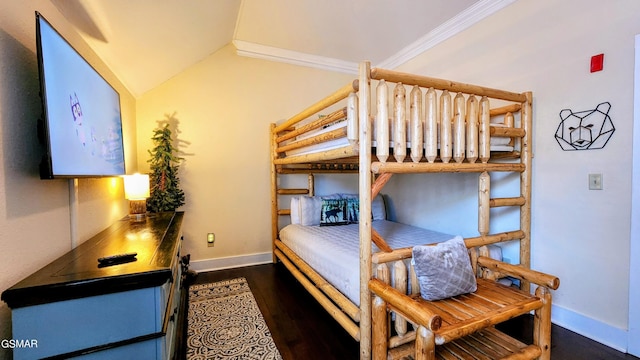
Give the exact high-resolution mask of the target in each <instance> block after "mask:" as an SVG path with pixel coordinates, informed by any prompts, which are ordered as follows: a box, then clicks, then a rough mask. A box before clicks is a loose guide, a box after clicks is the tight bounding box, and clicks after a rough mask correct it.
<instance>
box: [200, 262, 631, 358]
mask: <svg viewBox="0 0 640 360" xmlns="http://www.w3.org/2000/svg"><path fill="white" fill-rule="evenodd" d="M236 277H244V278H246V279H247V282H248V283H249V287H250V288H251V291H252V293H253V295H254V297H255V298H256V302H257V303H258V306H259V307H260V310H261V312H262V314H263V316H264V318H265V321H266V322H267V325H268V326H269V329H270V330H271V333H272V336H273V339H274V341H275V343H276V346H277V347H278V350H280V353H281V354H282V357H283V359H285V360H288V359H296V360H297V359H305V360H312V359H322V360H327V359H358V358H359V345H358V343H357V342H356V341H355V340H353V338H351V336H350V335H349V334H347V332H346V331H344V329H342V327H341V326H340V325H338V323H337V322H336V321H335V320H333V318H331V316H329V315H328V314H327V313H326V311H325V310H324V309H323V308H322V307H321V306H320V305H319V304H318V302H317V301H316V300H315V299H314V298H313V297H312V296H311V295H309V294H308V293H307V291H306V290H305V289H304V288H303V287H302V285H300V283H298V281H297V280H296V279H295V278H294V277H293V276H292V275H291V274H290V273H289V271H288V270H287V269H286V268H285V267H284V266H283V265H282V264H275V265H273V264H268V265H258V266H251V267H244V268H237V269H229V270H220V271H214V272H206V273H200V274H198V277H197V278H196V280H195V283H207V282H214V281H219V280H225V279H231V278H236ZM531 327H532V319H531V316H525V317H520V318H516V319H513V320H511V321H509V322H507V323H505V324H503V325H501V326H500V327H499V328H500V329H501V330H502V331H504V332H505V333H508V334H509V335H511V336H513V337H515V338H517V339H520V340H521V341H524V342H530V341H531ZM551 356H552V359H554V360H555V359H557V360H564V359H570V360H576V359H588V360H597V359H602V360H618V359H625V360H640V359H638V358H637V357H635V356H632V355H628V354H623V353H621V352H618V351H616V350H613V349H611V348H609V347H607V346H604V345H602V344H599V343H597V342H595V341H592V340H590V339H588V338H586V337H584V336H581V335H578V334H576V333H574V332H571V331H569V330H566V329H564V328H561V327H559V326H556V325H553V328H552V351H551Z"/></svg>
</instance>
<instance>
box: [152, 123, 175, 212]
mask: <svg viewBox="0 0 640 360" xmlns="http://www.w3.org/2000/svg"><path fill="white" fill-rule="evenodd" d="M151 139H152V140H153V143H154V145H155V147H154V148H153V150H148V151H149V155H151V159H149V160H148V161H147V162H148V163H150V164H151V165H150V168H151V174H149V181H150V183H151V184H150V185H151V189H150V190H151V197H150V198H148V199H147V208H148V209H149V211H150V212H162V211H175V210H176V209H177V208H178V207H180V206H182V205H184V191H182V190H181V189H180V179H179V178H178V164H179V163H180V161H182V160H183V158H181V157H178V156H176V155H174V151H177V149H176V148H175V147H173V144H172V142H171V130H170V129H169V124H168V123H167V124H165V125H164V126H161V127H160V128H158V129H156V130H154V131H153V137H152V138H151Z"/></svg>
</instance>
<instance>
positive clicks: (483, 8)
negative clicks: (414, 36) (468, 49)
mask: <svg viewBox="0 0 640 360" xmlns="http://www.w3.org/2000/svg"><path fill="white" fill-rule="evenodd" d="M515 1H516V0H481V1H478V2H477V3H475V4H473V5H472V6H470V7H468V8H467V9H465V10H464V11H462V12H461V13H459V14H458V15H456V16H454V17H453V18H451V19H449V20H448V21H446V22H444V23H443V24H442V25H440V26H438V27H437V28H435V29H433V30H432V31H430V32H428V33H427V34H426V35H424V36H423V37H421V38H420V39H418V40H417V41H415V42H414V43H412V44H410V45H409V46H407V47H405V48H404V49H402V50H400V51H399V52H397V53H396V54H395V55H393V56H391V57H389V58H388V59H386V60H384V61H382V62H381V63H380V64H378V65H377V66H379V67H381V68H385V69H395V68H396V67H398V66H400V65H402V64H404V63H406V62H407V61H409V60H411V59H413V58H414V57H416V56H418V55H420V54H422V53H423V52H425V51H427V50H429V49H431V48H433V47H434V46H436V45H438V44H440V43H442V42H444V41H445V40H447V39H449V38H450V37H452V36H454V35H456V34H459V33H461V32H462V31H464V30H466V29H468V28H470V27H471V26H473V25H475V24H476V23H478V22H480V21H481V20H483V19H485V18H487V17H489V16H490V15H492V14H494V13H496V12H498V11H500V10H502V9H503V8H505V7H507V6H509V5H511V4H512V3H514V2H515Z"/></svg>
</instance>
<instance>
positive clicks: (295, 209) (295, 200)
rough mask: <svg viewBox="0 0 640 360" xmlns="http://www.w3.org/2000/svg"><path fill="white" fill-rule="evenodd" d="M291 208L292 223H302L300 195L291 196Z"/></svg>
mask: <svg viewBox="0 0 640 360" xmlns="http://www.w3.org/2000/svg"><path fill="white" fill-rule="evenodd" d="M289 209H290V210H291V223H292V224H300V196H293V197H292V198H291V205H290V206H289Z"/></svg>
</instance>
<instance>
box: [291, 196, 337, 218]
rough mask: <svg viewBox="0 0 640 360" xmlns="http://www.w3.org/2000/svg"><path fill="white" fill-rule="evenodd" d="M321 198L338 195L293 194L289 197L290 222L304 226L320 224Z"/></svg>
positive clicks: (333, 197)
mask: <svg viewBox="0 0 640 360" xmlns="http://www.w3.org/2000/svg"><path fill="white" fill-rule="evenodd" d="M322 199H340V195H338V194H332V195H325V196H294V197H292V198H291V207H290V209H291V223H292V224H300V225H305V226H314V225H320V213H321V212H322Z"/></svg>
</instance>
